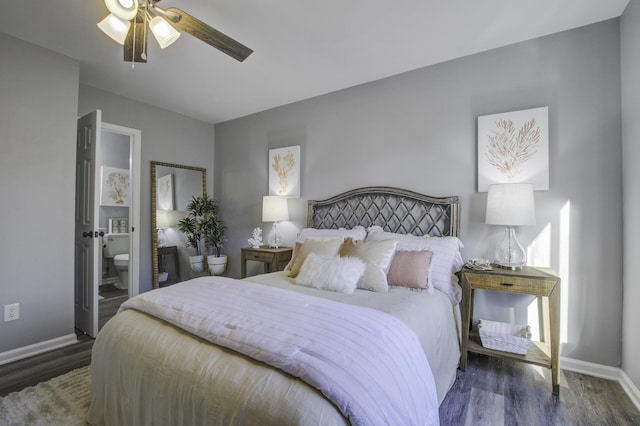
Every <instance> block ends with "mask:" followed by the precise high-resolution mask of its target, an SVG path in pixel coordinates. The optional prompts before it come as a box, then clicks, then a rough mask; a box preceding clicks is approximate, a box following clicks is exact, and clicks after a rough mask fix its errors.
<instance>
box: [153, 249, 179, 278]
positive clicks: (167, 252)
mask: <svg viewBox="0 0 640 426" xmlns="http://www.w3.org/2000/svg"><path fill="white" fill-rule="evenodd" d="M166 256H173V274H174V275H173V276H169V277H167V279H166V281H163V282H161V283H159V285H160V287H165V286H168V285H171V284H175V283H177V282H178V281H180V259H179V258H178V247H176V246H165V247H158V274H159V273H161V272H165V268H164V266H165V265H164V261H165V257H166Z"/></svg>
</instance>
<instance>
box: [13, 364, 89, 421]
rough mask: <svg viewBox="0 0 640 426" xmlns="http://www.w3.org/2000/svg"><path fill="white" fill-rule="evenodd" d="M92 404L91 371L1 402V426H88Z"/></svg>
mask: <svg viewBox="0 0 640 426" xmlns="http://www.w3.org/2000/svg"><path fill="white" fill-rule="evenodd" d="M90 402H91V367H90V366H86V367H82V368H78V369H76V370H73V371H70V372H68V373H66V374H63V375H61V376H58V377H54V378H53V379H51V380H49V381H46V382H42V383H38V384H37V385H35V386H30V387H28V388H25V389H23V390H21V391H19V392H13V393H10V394H9V395H7V396H5V397H3V398H0V425H2V426H4V425H65V426H67V425H68V426H72V425H73V426H75V425H86V424H87V423H86V422H85V414H86V413H87V409H88V408H89V403H90Z"/></svg>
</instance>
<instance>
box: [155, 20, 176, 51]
mask: <svg viewBox="0 0 640 426" xmlns="http://www.w3.org/2000/svg"><path fill="white" fill-rule="evenodd" d="M149 28H150V29H151V32H152V33H153V36H154V37H155V38H156V41H157V42H158V44H159V45H160V48H162V49H164V48H165V47H167V46H170V45H171V44H172V43H173V42H174V41H176V40H177V39H178V38H179V37H180V33H179V32H178V31H177V30H176V29H175V28H173V27H172V26H171V25H170V24H169V23H168V22H167V21H165V20H164V18H162V17H161V16H155V17H153V19H151V21H149Z"/></svg>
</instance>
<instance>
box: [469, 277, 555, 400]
mask: <svg viewBox="0 0 640 426" xmlns="http://www.w3.org/2000/svg"><path fill="white" fill-rule="evenodd" d="M461 275H462V347H461V354H460V369H461V370H462V371H464V370H465V369H466V368H467V352H476V353H481V354H485V355H491V356H496V357H503V358H512V359H516V360H519V361H522V362H528V363H530V364H536V365H540V366H543V367H547V368H551V381H552V387H553V394H554V395H559V393H560V374H559V373H560V371H559V367H560V363H559V354H560V278H559V277H558V276H556V275H554V274H553V273H551V272H550V271H549V270H547V269H543V268H534V267H529V266H525V267H523V269H522V270H519V271H511V270H507V269H500V268H498V267H495V266H494V269H493V270H492V271H476V270H473V269H468V268H464V269H463V270H462V272H461ZM476 289H482V290H492V291H503V292H507V293H519V294H530V295H533V296H537V297H538V308H539V310H540V311H541V312H542V318H543V322H544V327H543V329H542V330H541V336H542V340H543V341H541V342H535V341H534V342H531V346H530V347H529V352H528V353H527V354H526V355H518V354H514V353H509V352H502V351H496V350H492V349H487V348H485V347H483V346H482V344H481V342H480V336H479V335H478V333H477V332H475V331H474V332H470V330H471V321H472V319H473V299H474V290H476ZM543 297H544V298H545V299H546V300H547V302H548V303H547V304H544V303H543V299H542V298H543Z"/></svg>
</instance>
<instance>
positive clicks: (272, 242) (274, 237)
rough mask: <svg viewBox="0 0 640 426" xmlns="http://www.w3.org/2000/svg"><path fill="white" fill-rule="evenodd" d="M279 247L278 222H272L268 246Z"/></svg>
mask: <svg viewBox="0 0 640 426" xmlns="http://www.w3.org/2000/svg"><path fill="white" fill-rule="evenodd" d="M279 247H280V235H279V233H278V222H273V231H272V233H271V237H270V238H269V248H279Z"/></svg>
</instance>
